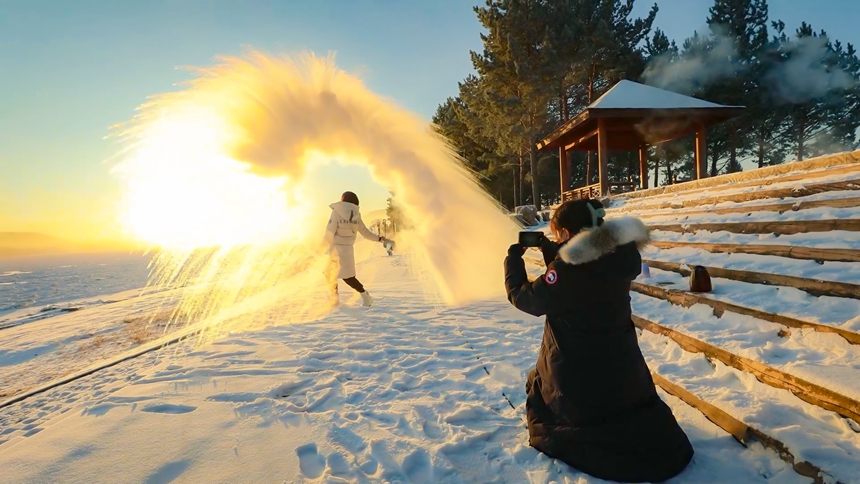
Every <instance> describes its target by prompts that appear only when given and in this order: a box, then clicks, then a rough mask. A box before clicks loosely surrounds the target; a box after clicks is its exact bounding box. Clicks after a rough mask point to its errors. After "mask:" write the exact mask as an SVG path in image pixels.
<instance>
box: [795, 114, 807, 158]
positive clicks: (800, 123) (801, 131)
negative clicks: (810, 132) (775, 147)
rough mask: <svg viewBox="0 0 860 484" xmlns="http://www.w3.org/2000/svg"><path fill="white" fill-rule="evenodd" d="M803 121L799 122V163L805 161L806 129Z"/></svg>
mask: <svg viewBox="0 0 860 484" xmlns="http://www.w3.org/2000/svg"><path fill="white" fill-rule="evenodd" d="M803 124H804V123H803V119H802V118H801V119H799V120H797V161H803V135H804V131H805V130H806V127H805V126H804V125H803Z"/></svg>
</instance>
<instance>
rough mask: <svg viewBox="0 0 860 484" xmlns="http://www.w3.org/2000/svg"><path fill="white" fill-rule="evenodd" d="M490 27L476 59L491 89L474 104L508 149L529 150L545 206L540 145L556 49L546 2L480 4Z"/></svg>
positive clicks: (535, 187)
mask: <svg viewBox="0 0 860 484" xmlns="http://www.w3.org/2000/svg"><path fill="white" fill-rule="evenodd" d="M475 13H476V14H477V16H478V20H479V21H480V22H481V24H482V25H483V26H484V27H485V28H486V29H487V31H488V33H487V34H485V35H482V36H481V38H482V40H483V41H484V50H483V52H482V53H476V52H472V63H473V65H474V67H475V70H476V71H477V72H478V74H479V75H480V77H481V82H482V83H484V86H485V87H486V89H484V90H483V91H482V92H481V96H480V97H477V98H476V99H474V101H476V102H475V103H474V104H472V103H470V107H472V108H473V109H476V110H477V111H478V112H479V113H480V114H481V116H482V117H483V118H484V120H485V121H486V130H487V131H488V132H489V133H492V134H494V135H496V136H498V139H499V144H500V146H502V147H504V148H505V149H507V150H508V151H509V152H513V153H521V154H527V155H528V159H529V162H530V163H529V165H530V174H531V185H532V197H531V201H532V203H533V204H534V205H535V206H537V207H538V208H540V207H541V196H540V186H539V175H538V174H539V167H538V164H539V163H538V153H537V147H536V146H535V144H536V143H537V142H538V140H539V139H540V136H541V135H543V134H544V129H545V126H546V125H547V119H548V111H547V105H548V104H549V101H550V99H552V98H553V97H554V93H553V91H554V89H553V87H552V86H551V85H550V83H549V79H551V77H552V69H551V68H552V64H551V62H549V61H548V56H551V54H552V52H551V51H552V49H551V48H550V47H549V45H548V38H547V23H548V22H547V13H548V11H547V8H546V2H543V1H539V0H487V6H486V7H475Z"/></svg>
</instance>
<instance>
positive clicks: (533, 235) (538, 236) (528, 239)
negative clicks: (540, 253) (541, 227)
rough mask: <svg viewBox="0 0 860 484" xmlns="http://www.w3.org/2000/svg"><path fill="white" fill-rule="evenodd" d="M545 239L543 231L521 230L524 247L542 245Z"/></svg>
mask: <svg viewBox="0 0 860 484" xmlns="http://www.w3.org/2000/svg"><path fill="white" fill-rule="evenodd" d="M543 239H544V235H543V232H530V231H528V232H520V245H522V246H523V247H540V245H541V242H543Z"/></svg>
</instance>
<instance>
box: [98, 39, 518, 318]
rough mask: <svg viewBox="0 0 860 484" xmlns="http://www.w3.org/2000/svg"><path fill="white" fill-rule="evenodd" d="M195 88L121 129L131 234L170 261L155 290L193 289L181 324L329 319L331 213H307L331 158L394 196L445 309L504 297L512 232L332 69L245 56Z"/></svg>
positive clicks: (432, 142) (203, 75)
mask: <svg viewBox="0 0 860 484" xmlns="http://www.w3.org/2000/svg"><path fill="white" fill-rule="evenodd" d="M197 74H198V75H197V77H196V78H195V79H194V80H192V81H190V82H189V83H188V84H187V85H186V86H184V88H183V89H181V90H179V91H177V92H171V93H167V94H163V95H160V96H157V97H154V98H152V99H151V100H150V101H149V102H148V103H147V104H145V105H143V106H142V107H141V108H140V110H139V111H140V112H139V115H138V116H137V117H136V118H135V120H134V121H133V122H131V123H129V124H128V125H126V126H123V127H122V128H121V133H122V136H123V137H124V138H126V139H127V140H128V141H129V147H128V149H127V150H125V151H124V152H123V153H122V155H121V156H122V159H121V161H120V162H119V163H118V165H117V166H116V167H114V172H115V174H116V175H117V176H119V177H120V178H121V179H122V181H123V183H124V188H125V192H124V201H123V203H124V213H125V216H124V223H125V226H126V228H127V230H128V231H130V232H131V233H132V234H133V235H134V236H136V237H138V238H140V239H143V240H145V241H146V242H148V243H150V244H151V245H153V246H158V247H161V248H162V252H161V253H160V255H159V257H158V258H157V259H156V262H155V263H154V266H153V272H152V281H151V282H152V283H153V284H164V283H168V282H169V283H178V284H179V285H181V286H185V289H183V293H182V295H181V301H180V304H179V306H178V309H177V312H182V313H184V314H186V315H189V316H191V317H192V318H193V319H195V320H207V321H212V326H213V327H219V326H223V327H229V328H234V327H235V325H231V324H226V323H225V322H226V321H228V320H234V321H235V320H237V318H238V319H240V320H242V321H243V322H242V325H241V326H242V327H243V328H245V327H247V326H249V325H253V324H257V323H262V324H271V323H278V322H290V321H297V320H301V319H309V318H316V317H319V316H322V315H323V314H324V313H325V312H327V311H328V310H329V309H330V308H329V307H327V306H326V305H325V304H324V303H322V301H324V300H325V297H324V295H325V293H326V291H325V287H326V286H325V284H327V279H326V276H324V275H323V273H324V269H325V266H326V264H327V259H328V256H327V252H326V250H325V249H326V248H325V247H322V246H321V244H322V233H323V230H324V224H325V222H326V220H327V212H328V207H320V206H314V205H313V204H311V203H310V202H309V199H308V197H307V194H308V193H311V192H312V190H314V187H313V186H310V185H311V183H310V182H309V181H307V180H308V177H307V176H306V175H307V173H308V172H309V170H310V169H311V168H312V167H313V166H314V165H315V164H316V163H323V162H327V161H328V160H330V159H337V160H338V161H340V162H341V163H346V164H359V165H363V166H366V167H367V168H368V169H369V170H370V172H371V173H372V175H373V176H374V178H375V179H376V180H377V181H379V182H380V183H381V184H383V185H386V186H388V187H389V188H391V189H392V190H393V191H394V192H395V193H396V194H397V199H398V203H399V205H400V206H401V208H402V210H403V212H404V214H405V215H406V217H408V218H409V220H410V221H411V222H412V223H413V225H414V229H412V231H411V233H409V234H405V235H400V236H398V248H399V247H400V246H401V245H403V246H405V247H409V248H410V251H411V253H412V254H413V255H414V257H413V264H415V265H418V266H420V270H421V271H423V272H426V273H429V274H430V275H431V276H432V277H431V279H432V280H433V281H434V282H435V286H436V288H437V290H438V293H439V294H440V295H441V296H442V297H443V299H444V300H445V301H446V302H447V303H449V304H461V303H467V302H470V301H474V300H479V299H484V298H489V297H497V296H499V295H501V294H502V293H503V283H502V280H503V274H502V264H501V259H502V257H503V256H504V254H505V249H506V247H507V245H508V244H509V243H511V242H512V241H513V240H514V237H515V234H516V227H515V226H514V225H513V223H512V222H510V220H509V219H508V217H506V216H505V215H504V214H503V212H502V210H501V209H500V207H499V206H498V204H497V203H496V202H495V201H494V200H493V199H492V198H491V197H490V196H488V195H487V194H486V193H485V192H484V190H483V189H482V188H481V187H480V185H479V184H478V183H477V182H476V180H475V178H474V176H473V175H472V174H471V173H470V172H469V171H468V170H466V169H465V168H464V167H463V165H462V164H461V163H460V161H459V160H458V158H457V155H456V154H455V153H454V152H453V151H452V150H451V149H450V147H449V145H448V144H447V143H446V142H445V141H444V140H443V139H441V138H440V137H438V136H437V135H436V134H435V133H433V131H432V130H431V129H430V127H429V126H428V125H427V124H426V123H425V122H423V121H422V120H421V119H419V118H418V117H417V116H415V115H413V114H411V113H409V112H407V111H405V110H403V109H402V108H399V107H398V106H396V105H395V104H393V103H392V102H390V101H387V100H384V99H382V98H380V97H379V96H377V95H376V94H374V93H372V92H371V91H369V90H368V89H367V88H365V86H364V85H363V84H362V82H361V81H360V80H359V79H358V78H356V77H354V76H352V75H350V74H348V73H346V72H344V71H341V70H339V69H338V68H337V67H336V66H335V63H334V59H333V58H332V57H327V58H320V57H316V56H314V55H312V54H307V55H303V56H299V57H295V58H280V57H278V58H276V57H271V56H268V55H265V54H262V53H259V52H250V53H248V54H247V55H246V56H243V57H241V58H222V59H220V60H219V63H218V64H217V65H216V66H214V67H211V68H206V69H200V70H198V71H197ZM251 315H254V316H253V317H252V316H251ZM252 320H253V321H252ZM251 321H252V322H251ZM217 323H225V324H221V325H219V324H217ZM252 323H253V324H252Z"/></svg>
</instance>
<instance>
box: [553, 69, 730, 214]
mask: <svg viewBox="0 0 860 484" xmlns="http://www.w3.org/2000/svg"><path fill="white" fill-rule="evenodd" d="M742 110H743V107H742V106H722V105H719V104H714V103H710V102H707V101H702V100H700V99H696V98H693V97H689V96H684V95H682V94H678V93H674V92H671V91H666V90H664V89H659V88H656V87H651V86H646V85H644V84H639V83H637V82H632V81H621V82H619V83H618V84H616V85H615V86H614V87H613V88H612V89H610V90H609V91H607V92H606V93H605V94H604V95H603V96H600V98H599V99H597V101H595V102H593V103H592V104H591V105H589V106H588V107H587V108H585V110H584V111H583V112H581V113H579V114H578V115H577V116H576V117H574V118H573V119H571V120H570V121H568V122H566V123H564V124H563V125H561V126H560V127H559V128H558V129H556V130H555V131H553V132H552V133H551V134H550V135H549V136H547V137H546V138H545V139H543V140H542V141H540V142H539V143H538V144H537V148H538V150H548V149H552V148H557V149H558V153H559V171H560V174H561V193H562V197H561V198H562V201H566V200H571V199H578V198H598V197H602V196H605V195H608V194H609V192H610V188H611V187H612V186H613V185H625V184H622V183H611V182H610V181H609V152H610V151H637V150H638V151H639V180H640V185H641V187H642V188H647V187H648V163H647V151H646V149H647V147H648V146H654V145H658V144H660V143H665V142H667V141H672V140H674V139H678V138H683V137H684V136H687V135H690V134H693V133H695V135H696V178H697V179H701V178H705V177H706V176H707V154H706V153H707V148H706V147H707V144H706V138H705V129H706V128H707V127H708V126H712V125H714V124H718V123H721V122H723V121H726V120H728V119H731V118H734V117H735V116H738V115H739V114H740V113H741V112H742ZM571 151H596V152H597V159H598V177H599V182H598V183H596V184H594V185H588V186H585V187H581V188H576V189H573V190H569V189H568V185H569V183H570V173H568V163H567V159H568V153H570V152H571ZM589 181H590V180H589Z"/></svg>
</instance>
